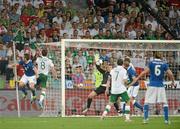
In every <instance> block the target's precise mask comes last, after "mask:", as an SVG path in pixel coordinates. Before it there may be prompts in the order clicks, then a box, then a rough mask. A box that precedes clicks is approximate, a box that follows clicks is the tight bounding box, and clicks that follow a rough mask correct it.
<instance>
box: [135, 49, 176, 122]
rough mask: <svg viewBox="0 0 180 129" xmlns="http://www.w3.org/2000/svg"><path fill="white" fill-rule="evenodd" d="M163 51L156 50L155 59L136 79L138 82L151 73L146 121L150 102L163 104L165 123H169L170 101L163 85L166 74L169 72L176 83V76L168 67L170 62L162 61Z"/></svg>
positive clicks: (145, 105) (147, 94) (147, 92)
mask: <svg viewBox="0 0 180 129" xmlns="http://www.w3.org/2000/svg"><path fill="white" fill-rule="evenodd" d="M162 57H163V53H162V52H155V59H154V60H153V61H151V62H150V63H149V65H148V67H147V68H145V70H144V71H143V72H142V73H141V74H140V75H139V76H138V77H137V78H136V79H135V81H134V82H136V81H137V80H138V79H140V78H141V77H142V76H144V75H147V74H148V73H149V74H150V79H149V84H148V87H147V91H146V95H145V102H144V121H143V122H144V123H147V120H148V110H149V105H148V104H163V110H164V120H165V124H169V118H168V103H167V99H166V92H165V87H164V85H163V80H164V75H165V73H167V75H168V77H169V78H170V80H171V81H172V84H171V85H174V76H173V74H172V72H171V70H170V69H169V67H168V64H167V63H165V62H164V61H162V60H161V59H162Z"/></svg>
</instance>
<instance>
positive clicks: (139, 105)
mask: <svg viewBox="0 0 180 129" xmlns="http://www.w3.org/2000/svg"><path fill="white" fill-rule="evenodd" d="M134 106H135V107H137V108H139V109H140V110H141V111H143V106H142V105H141V104H139V103H138V102H136V101H135V102H134Z"/></svg>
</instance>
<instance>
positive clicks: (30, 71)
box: [19, 60, 35, 77]
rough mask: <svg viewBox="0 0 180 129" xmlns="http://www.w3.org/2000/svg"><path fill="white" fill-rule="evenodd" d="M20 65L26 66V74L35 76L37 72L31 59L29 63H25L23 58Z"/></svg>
mask: <svg viewBox="0 0 180 129" xmlns="http://www.w3.org/2000/svg"><path fill="white" fill-rule="evenodd" d="M19 64H20V65H22V66H23V68H24V74H25V75H26V76H28V77H29V76H34V75H35V72H34V64H33V62H32V60H29V61H28V63H25V62H24V61H23V60H21V61H20V62H19Z"/></svg>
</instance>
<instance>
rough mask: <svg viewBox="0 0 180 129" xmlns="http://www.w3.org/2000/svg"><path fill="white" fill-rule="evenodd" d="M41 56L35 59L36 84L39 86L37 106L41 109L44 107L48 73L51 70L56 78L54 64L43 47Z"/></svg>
mask: <svg viewBox="0 0 180 129" xmlns="http://www.w3.org/2000/svg"><path fill="white" fill-rule="evenodd" d="M41 54H42V55H41V56H40V57H38V58H37V59H36V64H37V68H38V75H39V77H38V79H37V85H40V86H41V94H40V97H39V102H38V103H39V106H40V108H41V109H43V108H44V98H45V96H46V83H47V79H48V74H49V72H50V70H51V72H52V74H53V77H54V78H55V79H57V73H56V70H55V68H54V64H53V62H52V60H51V59H49V58H48V57H47V54H48V51H47V49H43V50H42V52H41Z"/></svg>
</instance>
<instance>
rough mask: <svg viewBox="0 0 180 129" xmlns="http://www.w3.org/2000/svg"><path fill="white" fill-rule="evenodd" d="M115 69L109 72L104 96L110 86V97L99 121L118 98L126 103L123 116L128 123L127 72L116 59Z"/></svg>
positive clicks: (120, 60) (121, 62) (121, 61)
mask: <svg viewBox="0 0 180 129" xmlns="http://www.w3.org/2000/svg"><path fill="white" fill-rule="evenodd" d="M117 65H118V66H117V67H115V68H113V69H112V70H111V72H110V74H111V79H109V80H108V84H107V88H106V94H108V93H109V88H108V86H110V84H111V95H110V99H109V104H108V105H107V106H106V108H105V111H104V112H103V114H102V117H101V119H103V118H104V117H105V116H106V115H107V113H108V112H109V111H110V109H111V106H112V105H113V104H114V103H116V102H117V100H118V98H119V97H121V99H122V101H124V102H126V107H125V116H126V121H130V115H129V113H130V98H129V96H128V94H127V88H126V86H125V84H127V78H128V76H127V71H126V69H124V67H123V66H122V65H123V60H122V59H118V61H117Z"/></svg>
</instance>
